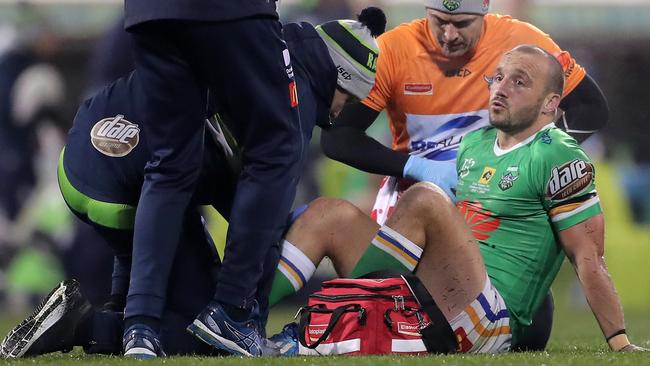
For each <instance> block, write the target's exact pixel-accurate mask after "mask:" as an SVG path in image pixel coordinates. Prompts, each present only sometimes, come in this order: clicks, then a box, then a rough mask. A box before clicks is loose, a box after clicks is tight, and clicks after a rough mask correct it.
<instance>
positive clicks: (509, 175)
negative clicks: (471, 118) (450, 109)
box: [457, 124, 602, 342]
mask: <svg viewBox="0 0 650 366" xmlns="http://www.w3.org/2000/svg"><path fill="white" fill-rule="evenodd" d="M496 135H497V130H496V129H495V128H492V127H489V128H485V129H481V130H477V131H475V132H472V133H470V134H468V135H466V136H465V139H464V140H463V142H462V143H461V145H460V149H459V153H458V160H457V168H458V176H459V178H458V188H457V198H458V203H457V206H458V207H459V209H460V211H461V213H462V214H463V215H464V217H465V220H466V221H467V223H468V224H469V226H470V227H471V229H472V234H473V235H474V237H475V238H476V239H477V241H478V242H479V247H480V249H481V254H482V255H483V259H484V262H485V267H486V269H487V273H488V275H489V277H490V279H491V281H492V283H493V284H494V286H495V287H496V288H497V289H498V290H499V293H500V294H501V296H503V299H504V300H505V302H506V305H507V307H508V310H509V312H510V315H511V319H512V321H511V326H512V332H513V337H514V341H515V342H516V341H517V338H518V336H519V332H520V331H521V328H522V326H527V325H530V324H531V322H532V318H533V315H534V314H535V311H536V310H537V309H538V307H539V305H540V304H541V302H542V300H543V299H544V297H545V296H546V294H547V292H548V289H549V287H550V286H551V283H552V282H553V280H554V279H555V276H556V275H557V272H558V270H559V269H560V265H561V264H562V261H563V259H564V252H563V250H562V247H561V245H560V243H559V241H558V239H557V233H558V232H559V231H560V230H564V229H567V228H569V227H571V226H573V225H576V224H578V223H580V222H582V221H585V220H587V219H588V218H590V217H592V216H596V215H598V214H599V213H601V212H602V209H601V207H600V202H599V199H598V196H597V194H596V189H595V185H594V176H595V172H594V166H593V164H592V163H591V162H590V160H589V158H588V157H587V155H586V154H585V153H584V151H582V149H581V148H580V147H579V146H578V145H577V143H576V141H575V140H574V139H573V138H572V137H570V136H569V135H567V134H566V133H564V132H563V131H561V130H560V129H558V128H555V127H554V125H553V124H549V125H547V126H545V127H544V128H543V129H541V130H540V131H539V132H537V134H535V135H534V136H531V137H530V138H528V139H526V140H525V141H523V142H522V143H520V144H517V145H516V146H514V147H512V148H511V149H508V150H502V149H500V148H499V147H498V146H497V143H496Z"/></svg>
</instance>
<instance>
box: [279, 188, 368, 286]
mask: <svg viewBox="0 0 650 366" xmlns="http://www.w3.org/2000/svg"><path fill="white" fill-rule="evenodd" d="M378 229H379V225H378V224H377V223H376V222H374V221H373V220H372V219H371V218H370V217H369V216H368V215H366V214H365V213H363V212H362V211H361V210H360V209H359V208H357V207H356V206H354V205H353V204H352V203H350V202H348V201H345V200H341V199H334V198H318V199H316V200H314V201H312V202H311V203H310V204H309V207H308V208H307V209H306V210H305V211H304V212H303V213H302V214H301V215H300V216H299V217H298V219H297V220H295V221H294V222H293V224H292V225H291V227H290V229H289V231H288V233H287V236H286V238H287V240H288V241H289V242H291V243H292V244H294V245H295V246H296V247H298V249H300V250H301V251H302V252H303V253H305V255H306V256H307V257H308V258H309V259H310V260H312V262H314V263H316V264H318V263H319V262H320V260H321V259H322V258H323V257H325V256H327V257H329V258H330V260H331V261H332V263H333V264H334V268H335V269H336V271H337V273H338V274H339V275H340V276H343V277H345V276H347V275H349V274H350V272H352V269H353V268H354V267H355V266H356V264H357V263H358V262H359V259H360V258H361V257H362V256H363V253H364V252H365V251H366V249H367V248H368V246H369V244H370V242H371V241H372V238H373V237H374V236H375V234H376V233H377V230H378Z"/></svg>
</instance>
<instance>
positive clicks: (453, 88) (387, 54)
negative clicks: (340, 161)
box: [363, 14, 585, 160]
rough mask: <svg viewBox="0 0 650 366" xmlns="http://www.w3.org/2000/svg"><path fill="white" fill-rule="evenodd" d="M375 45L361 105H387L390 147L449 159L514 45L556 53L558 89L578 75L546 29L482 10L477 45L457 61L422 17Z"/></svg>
mask: <svg viewBox="0 0 650 366" xmlns="http://www.w3.org/2000/svg"><path fill="white" fill-rule="evenodd" d="M378 43H379V48H380V50H381V57H379V60H378V61H377V77H376V80H375V86H374V87H373V89H372V91H371V92H370V95H369V96H368V97H367V98H366V99H365V100H364V101H363V103H364V104H365V105H366V106H368V107H370V108H372V109H374V110H377V111H381V110H383V109H386V112H387V113H388V119H389V122H390V128H391V132H392V136H393V149H395V150H400V151H405V152H424V151H426V152H428V153H427V154H426V155H427V157H428V158H430V159H434V160H452V159H455V157H456V154H455V151H456V149H457V148H458V145H459V144H460V140H461V138H462V136H463V135H465V134H466V133H467V132H469V131H472V130H475V129H477V128H480V127H483V126H486V125H487V124H488V111H487V107H488V98H489V92H488V80H489V78H490V77H491V76H492V74H493V73H494V69H495V68H496V65H497V62H498V61H499V59H500V57H501V56H502V55H503V54H504V53H505V52H507V51H509V50H511V49H512V48H514V47H515V46H518V45H520V44H532V45H536V46H539V47H541V48H543V49H545V50H546V51H549V52H550V53H552V54H554V55H556V57H557V58H558V60H559V61H560V62H561V63H562V66H563V67H564V70H565V76H566V86H565V89H564V95H566V94H568V93H569V92H571V90H573V88H575V86H576V85H577V84H578V83H579V82H580V81H581V80H582V79H583V78H584V76H585V70H584V69H583V68H582V67H581V66H580V65H578V64H577V63H576V62H575V60H574V59H573V58H572V57H571V56H570V55H569V54H568V52H565V51H562V50H561V49H560V47H558V45H557V44H555V42H553V40H552V39H551V38H550V37H549V36H548V34H546V33H544V32H542V31H541V30H539V29H538V28H536V27H535V26H533V25H531V24H528V23H525V22H521V21H518V20H515V19H512V18H511V17H509V16H502V15H497V14H487V15H485V21H484V25H483V33H482V35H481V38H480V40H479V41H478V44H477V45H476V48H475V49H474V50H473V51H470V53H471V55H469V56H467V57H466V58H464V59H463V61H461V62H459V61H455V60H451V59H448V58H445V57H444V56H442V53H441V52H440V49H439V46H438V44H437V42H436V40H435V39H434V38H433V37H432V35H431V31H430V30H429V25H428V20H427V19H418V20H414V21H412V22H410V23H405V24H402V25H400V26H398V27H396V28H395V29H393V30H391V31H388V32H386V33H384V34H383V35H382V36H380V37H379V39H378ZM467 58H469V61H467V62H465V61H466V60H467ZM459 63H464V64H461V65H459Z"/></svg>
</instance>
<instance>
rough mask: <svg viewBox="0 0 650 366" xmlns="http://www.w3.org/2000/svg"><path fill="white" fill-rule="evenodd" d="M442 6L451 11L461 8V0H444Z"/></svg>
mask: <svg viewBox="0 0 650 366" xmlns="http://www.w3.org/2000/svg"><path fill="white" fill-rule="evenodd" d="M442 6H444V7H445V9H447V10H449V11H454V10H456V9H458V8H460V0H442Z"/></svg>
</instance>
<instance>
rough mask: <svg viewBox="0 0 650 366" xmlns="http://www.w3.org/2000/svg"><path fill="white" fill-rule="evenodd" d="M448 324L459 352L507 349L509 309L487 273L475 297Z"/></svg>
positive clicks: (510, 334) (509, 332)
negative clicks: (455, 339)
mask: <svg viewBox="0 0 650 366" xmlns="http://www.w3.org/2000/svg"><path fill="white" fill-rule="evenodd" d="M449 324H450V325H451V328H452V329H453V330H454V333H455V334H456V338H457V340H458V345H459V347H460V352H463V353H499V352H506V351H508V350H509V349H510V346H511V343H512V332H511V330H510V313H509V312H508V309H507V308H506V304H505V302H504V301H503V298H502V297H501V295H500V294H499V291H497V289H496V288H494V286H492V282H490V278H489V277H487V279H486V280H485V287H484V288H483V291H481V293H480V294H479V295H478V297H477V298H476V300H474V301H472V303H471V304H469V305H468V306H467V307H466V308H465V310H463V312H461V313H460V314H458V315H457V316H456V317H455V318H454V319H453V320H452V321H450V322H449Z"/></svg>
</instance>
